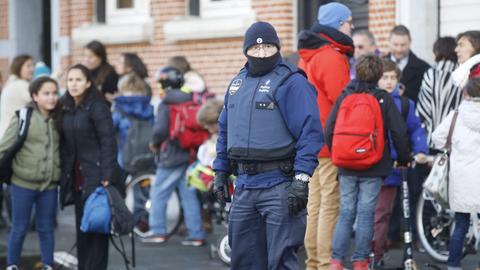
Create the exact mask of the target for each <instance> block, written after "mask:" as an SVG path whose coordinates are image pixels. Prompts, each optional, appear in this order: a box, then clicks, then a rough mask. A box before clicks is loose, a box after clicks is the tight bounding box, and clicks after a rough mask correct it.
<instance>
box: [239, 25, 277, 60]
mask: <svg viewBox="0 0 480 270" xmlns="http://www.w3.org/2000/svg"><path fill="white" fill-rule="evenodd" d="M257 44H273V45H275V46H276V47H277V48H278V50H280V40H279V39H278V36H277V31H275V28H273V26H272V25H271V24H269V23H267V22H256V23H254V24H252V25H251V26H250V27H249V28H248V29H247V31H246V32H245V39H244V41H243V53H244V54H247V50H248V48H250V47H252V46H253V45H257Z"/></svg>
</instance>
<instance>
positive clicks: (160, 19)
mask: <svg viewBox="0 0 480 270" xmlns="http://www.w3.org/2000/svg"><path fill="white" fill-rule="evenodd" d="M70 2H71V3H70V5H68V4H65V3H64V2H63V1H62V3H64V4H62V6H63V7H65V9H62V16H61V20H62V24H64V23H65V25H67V24H69V23H70V25H71V27H76V26H79V25H81V24H82V23H88V22H91V21H92V20H93V13H92V12H91V11H92V10H93V6H92V1H91V0H89V1H78V0H76V1H73V0H72V1H70ZM186 2H188V1H185V0H152V1H150V8H151V16H152V17H153V19H154V38H153V42H152V43H148V44H134V45H126V46H121V45H114V46H107V50H108V56H109V61H110V63H111V64H114V63H115V61H117V59H118V58H119V54H120V53H122V52H137V53H138V54H139V55H140V57H142V58H143V60H144V61H145V63H146V64H147V66H148V68H149V71H150V77H151V85H152V87H154V88H156V87H157V86H156V84H155V83H154V79H153V76H154V74H155V71H156V70H157V69H159V68H160V67H162V66H164V65H165V64H166V62H167V60H168V58H170V57H172V56H174V55H179V54H180V55H185V56H186V57H187V59H188V60H189V61H190V62H191V65H192V67H193V68H194V69H196V70H197V71H198V72H199V73H200V74H202V75H203V76H204V78H205V80H206V82H207V85H208V86H209V88H210V89H211V90H212V91H213V92H215V93H218V94H222V93H224V91H225V88H226V86H227V84H228V82H229V81H230V79H231V78H232V77H233V76H234V74H236V73H237V72H238V70H240V68H241V67H242V65H243V64H244V62H245V60H246V59H245V57H244V56H243V54H242V42H243V38H241V37H239V38H228V39H209V40H191V41H180V42H174V43H172V42H167V41H165V37H164V34H163V24H164V23H165V22H166V21H169V20H171V19H172V18H173V17H175V16H182V15H185V10H186V6H185V4H186ZM252 8H253V9H254V10H255V12H256V14H257V19H258V20H266V21H269V22H271V23H272V24H273V25H274V26H275V27H276V28H277V31H278V32H279V36H280V39H281V40H282V53H283V54H284V55H286V54H287V53H290V52H291V47H292V42H293V37H294V36H293V24H292V22H293V14H292V10H293V7H292V1H291V0H253V1H252ZM68 12H74V13H75V19H72V17H71V16H69V14H68ZM69 20H71V22H69ZM69 33H71V28H70V29H66V28H64V27H63V25H62V35H68V34H69ZM81 55H82V48H81V47H79V46H78V45H75V44H72V46H71V57H70V58H69V59H62V65H64V64H66V65H67V66H68V65H70V64H73V63H77V62H80V61H81Z"/></svg>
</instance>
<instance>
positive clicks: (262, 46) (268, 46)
mask: <svg viewBox="0 0 480 270" xmlns="http://www.w3.org/2000/svg"><path fill="white" fill-rule="evenodd" d="M276 48H277V47H276V46H275V45H273V44H257V45H254V46H252V47H251V48H250V49H249V50H252V51H254V52H259V51H260V50H264V51H267V50H273V49H276Z"/></svg>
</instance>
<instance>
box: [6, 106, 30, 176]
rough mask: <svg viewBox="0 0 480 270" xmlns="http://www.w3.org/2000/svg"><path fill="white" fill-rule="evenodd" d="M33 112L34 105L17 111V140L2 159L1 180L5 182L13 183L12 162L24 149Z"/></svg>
mask: <svg viewBox="0 0 480 270" xmlns="http://www.w3.org/2000/svg"><path fill="white" fill-rule="evenodd" d="M32 112H33V108H32V107H25V108H22V109H20V110H19V111H16V112H15V114H16V115H17V117H18V118H19V121H20V123H19V129H18V136H17V140H16V141H15V143H13V144H12V146H10V148H8V149H7V151H6V152H5V155H3V157H2V158H1V159H0V180H1V181H2V182H3V183H5V184H8V185H9V184H10V183H11V178H12V174H13V171H12V162H13V159H14V158H15V155H16V154H17V153H18V151H20V149H22V146H23V143H24V142H25V139H27V134H28V128H29V126H30V119H31V118H32Z"/></svg>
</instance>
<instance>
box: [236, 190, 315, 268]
mask: <svg viewBox="0 0 480 270" xmlns="http://www.w3.org/2000/svg"><path fill="white" fill-rule="evenodd" d="M290 184H291V182H290V181H287V182H283V183H280V184H278V185H276V186H273V187H271V188H265V189H248V188H244V187H239V186H237V187H235V193H234V195H233V203H232V208H231V209H230V215H229V226H228V233H229V240H230V247H231V248H232V253H231V256H232V265H231V269H232V270H237V269H238V270H242V269H252V270H257V269H258V270H264V269H270V270H273V269H284V270H292V269H298V261H297V251H298V249H299V247H300V246H302V245H303V240H304V237H305V229H306V215H307V211H306V209H305V210H303V211H301V212H300V213H299V214H298V215H296V216H290V215H289V213H288V199H287V197H288V187H289V186H290Z"/></svg>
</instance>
